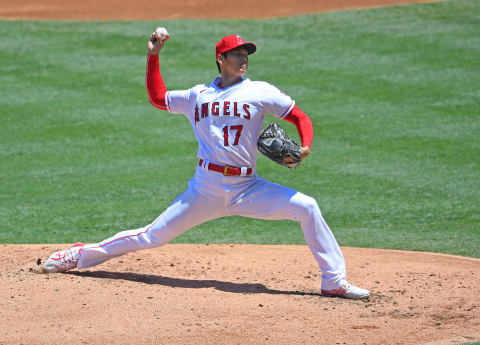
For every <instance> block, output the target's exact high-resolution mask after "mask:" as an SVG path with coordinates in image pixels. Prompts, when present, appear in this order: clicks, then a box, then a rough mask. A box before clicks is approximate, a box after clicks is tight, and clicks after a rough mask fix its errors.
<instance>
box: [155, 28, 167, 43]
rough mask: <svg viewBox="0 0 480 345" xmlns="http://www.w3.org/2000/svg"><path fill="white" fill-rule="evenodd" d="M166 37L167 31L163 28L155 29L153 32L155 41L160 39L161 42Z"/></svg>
mask: <svg viewBox="0 0 480 345" xmlns="http://www.w3.org/2000/svg"><path fill="white" fill-rule="evenodd" d="M167 35H168V32H167V29H165V28H160V27H159V28H157V29H156V30H155V37H157V39H161V40H162V41H163V40H164V39H165V38H167Z"/></svg>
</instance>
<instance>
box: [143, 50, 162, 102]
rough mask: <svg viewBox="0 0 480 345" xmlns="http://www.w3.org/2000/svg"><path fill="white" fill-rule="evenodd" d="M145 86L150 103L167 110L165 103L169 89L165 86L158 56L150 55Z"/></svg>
mask: <svg viewBox="0 0 480 345" xmlns="http://www.w3.org/2000/svg"><path fill="white" fill-rule="evenodd" d="M145 84H146V86H147V93H148V98H149V100H150V103H151V104H152V105H153V106H154V107H157V108H159V109H162V110H167V104H166V102H165V96H166V94H167V87H166V86H165V84H164V82H163V79H162V75H161V74H160V65H159V61H158V55H150V54H148V58H147V72H146V77H145Z"/></svg>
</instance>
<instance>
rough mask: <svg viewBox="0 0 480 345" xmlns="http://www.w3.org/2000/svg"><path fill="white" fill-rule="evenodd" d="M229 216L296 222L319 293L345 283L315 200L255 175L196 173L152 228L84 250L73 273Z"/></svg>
mask: <svg viewBox="0 0 480 345" xmlns="http://www.w3.org/2000/svg"><path fill="white" fill-rule="evenodd" d="M233 215H238V216H244V217H250V218H259V219H270V220H279V219H289V220H295V221H298V222H300V224H301V226H302V229H303V232H304V236H305V240H306V242H307V245H308V247H309V248H310V251H311V252H312V254H313V256H314V258H315V260H316V261H317V262H318V265H319V267H320V269H321V271H322V289H327V290H329V289H335V288H338V287H339V286H340V285H342V284H343V283H344V282H345V275H346V268H345V260H344V257H343V254H342V252H341V250H340V247H339V246H338V244H337V241H336V240H335V237H334V236H333V234H332V232H331V231H330V228H329V227H328V225H327V223H326V222H325V220H324V219H323V217H322V214H321V213H320V209H319V208H318V205H317V202H316V201H315V199H313V198H311V197H309V196H306V195H304V194H302V193H300V192H297V191H295V190H293V189H291V188H287V187H284V186H281V185H278V184H276V183H272V182H269V181H267V180H264V179H262V178H260V177H259V176H257V175H252V176H243V177H239V176H223V175H222V174H219V173H217V172H213V171H208V170H207V171H206V170H204V169H203V168H201V167H197V171H196V174H195V176H194V177H193V178H192V179H191V180H190V181H189V183H188V187H187V190H186V191H185V192H184V193H183V194H181V195H179V196H178V197H177V198H176V199H175V201H174V202H173V203H172V204H170V206H169V207H168V208H167V209H166V210H165V211H164V212H163V213H162V214H161V215H160V216H159V217H158V218H157V219H156V220H155V221H154V222H153V223H151V224H149V225H147V226H145V227H143V228H140V229H135V230H127V231H122V232H119V233H117V234H116V235H114V236H112V237H110V238H108V239H106V240H104V241H102V242H100V243H96V244H90V245H86V246H85V247H84V248H83V250H82V254H81V257H80V260H79V262H78V266H77V267H78V268H86V267H92V266H95V265H98V264H100V263H102V262H105V261H107V260H109V259H111V258H114V257H117V256H120V255H123V254H125V253H128V252H132V251H136V250H141V249H148V248H154V247H159V246H162V245H164V244H167V243H169V242H170V241H172V240H173V239H174V238H175V237H177V236H179V235H180V234H182V233H183V232H185V231H187V230H188V229H190V228H192V227H194V226H196V225H198V224H201V223H203V222H206V221H208V220H212V219H216V218H220V217H225V216H233Z"/></svg>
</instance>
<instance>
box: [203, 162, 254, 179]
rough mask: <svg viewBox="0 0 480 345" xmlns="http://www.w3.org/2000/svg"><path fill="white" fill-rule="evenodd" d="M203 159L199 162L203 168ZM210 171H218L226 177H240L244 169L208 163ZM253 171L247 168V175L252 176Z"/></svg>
mask: <svg viewBox="0 0 480 345" xmlns="http://www.w3.org/2000/svg"><path fill="white" fill-rule="evenodd" d="M202 164H203V159H200V161H199V162H198V165H199V166H202ZM207 168H208V170H212V171H216V172H218V173H221V174H223V175H224V176H240V175H241V174H242V168H236V167H231V166H229V165H217V164H213V163H208V167H207ZM252 171H253V169H252V168H247V173H246V175H251V174H252Z"/></svg>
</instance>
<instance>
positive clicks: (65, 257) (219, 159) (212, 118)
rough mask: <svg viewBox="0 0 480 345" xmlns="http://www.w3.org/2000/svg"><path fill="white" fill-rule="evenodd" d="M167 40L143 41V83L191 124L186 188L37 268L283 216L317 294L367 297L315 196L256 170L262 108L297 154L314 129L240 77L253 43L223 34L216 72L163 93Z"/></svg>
mask: <svg viewBox="0 0 480 345" xmlns="http://www.w3.org/2000/svg"><path fill="white" fill-rule="evenodd" d="M169 37H170V36H169V35H168V34H167V35H159V34H157V33H156V32H154V33H153V34H152V36H151V38H150V40H149V42H148V59H147V68H146V87H147V91H148V96H149V99H150V102H151V104H152V105H153V106H155V107H157V108H159V109H162V110H166V111H168V112H170V113H172V114H183V115H184V116H185V117H186V118H187V119H188V121H190V123H191V125H192V127H193V130H194V133H195V137H196V139H197V141H198V152H197V156H198V158H199V161H198V165H197V167H196V172H195V175H194V176H193V177H192V178H191V179H190V181H189V182H188V186H187V188H186V190H185V192H184V193H182V194H181V195H179V196H178V197H177V198H176V199H175V200H174V201H173V202H172V203H171V204H170V206H169V207H168V208H167V209H166V210H165V211H164V212H163V213H162V214H161V215H160V216H159V217H158V218H157V219H155V220H154V221H153V222H152V223H151V224H149V225H147V226H145V227H143V228H140V229H135V230H127V231H123V232H119V233H117V234H116V235H114V236H112V237H111V238H108V239H106V240H104V241H102V242H100V243H96V244H88V245H84V244H82V243H76V244H74V245H73V246H72V247H70V248H67V249H65V250H62V251H59V252H55V253H53V254H52V255H51V256H50V257H49V258H48V259H47V260H46V262H45V263H44V264H43V265H42V270H43V271H44V272H46V273H49V272H63V271H66V270H69V269H72V268H75V267H77V268H86V267H92V266H95V265H98V264H100V263H102V262H105V261H107V260H109V259H111V258H114V257H118V256H120V255H123V254H125V253H128V252H132V251H136V250H141V249H148V248H155V247H159V246H162V245H164V244H167V243H169V242H170V241H172V240H173V239H174V238H176V237H177V236H179V235H180V234H182V233H183V232H185V231H187V230H188V229H190V228H192V227H194V226H195V225H198V224H201V223H204V222H206V221H209V220H212V219H216V218H220V217H225V216H233V215H239V216H244V217H250V218H259V219H270V220H276V219H290V220H295V221H298V222H300V224H301V227H302V229H303V232H304V236H305V240H306V242H307V245H308V247H309V248H310V251H311V253H312V254H313V256H314V258H315V260H316V261H317V262H318V265H319V267H320V269H321V271H322V283H321V291H322V293H323V294H324V295H329V296H338V297H344V298H352V299H361V298H368V297H369V295H370V293H369V291H368V290H365V289H361V288H359V287H356V286H354V285H352V284H349V283H348V282H347V280H346V268H345V260H344V257H343V254H342V252H341V250H340V247H339V246H338V244H337V242H336V240H335V237H334V236H333V234H332V232H331V231H330V229H329V227H328V225H327V223H326V222H325V220H324V219H323V217H322V214H321V213H320V209H319V207H318V205H317V202H316V201H315V199H313V198H311V197H309V196H307V195H305V194H303V193H300V192H298V191H296V190H293V189H291V188H288V187H284V186H281V185H278V184H275V183H272V182H269V181H267V180H265V179H263V178H261V177H260V176H258V175H257V174H256V170H255V166H256V160H257V152H258V151H257V146H256V143H257V140H258V138H259V135H260V132H261V130H262V123H263V120H264V118H265V116H266V115H267V113H269V114H272V115H273V116H275V117H277V118H278V119H284V120H286V121H289V122H291V123H293V124H295V126H296V127H297V130H298V133H299V135H300V139H301V142H302V147H301V157H302V159H305V158H306V157H307V156H308V155H309V153H310V148H311V143H312V140H313V127H312V122H311V121H310V119H309V118H308V116H307V115H305V114H304V113H303V112H302V111H301V110H300V109H299V108H298V107H297V106H296V105H295V101H293V100H292V99H291V98H290V97H289V96H288V95H286V94H284V93H282V92H281V91H280V90H278V89H277V88H276V87H274V86H272V85H270V84H268V83H266V82H262V81H251V80H249V79H247V78H244V75H245V74H246V72H247V69H248V56H249V55H250V54H253V53H254V52H255V51H256V49H257V48H256V46H255V44H254V43H251V42H245V40H244V39H243V38H242V37H240V36H238V35H231V36H226V37H224V38H222V39H221V40H220V41H219V42H218V43H217V45H216V50H215V56H216V63H217V67H218V70H219V72H220V76H219V77H217V78H215V79H214V80H213V81H212V82H211V83H209V84H200V85H196V86H194V87H192V88H190V89H187V90H176V91H171V90H168V91H167V88H166V86H165V84H164V82H163V80H162V75H161V73H160V67H159V56H158V54H159V52H160V50H161V49H162V47H163V46H164V45H165V43H166V42H167V40H168V39H169Z"/></svg>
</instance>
